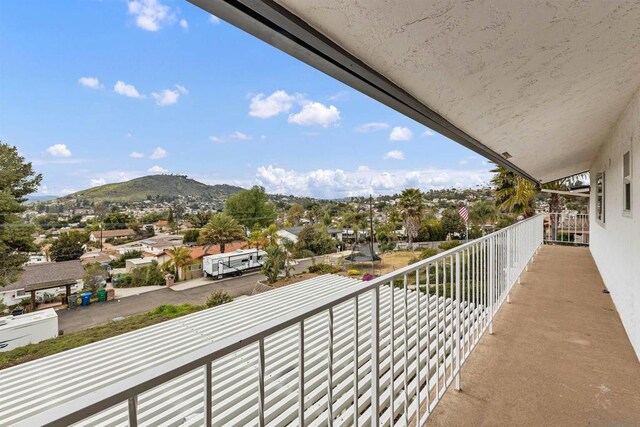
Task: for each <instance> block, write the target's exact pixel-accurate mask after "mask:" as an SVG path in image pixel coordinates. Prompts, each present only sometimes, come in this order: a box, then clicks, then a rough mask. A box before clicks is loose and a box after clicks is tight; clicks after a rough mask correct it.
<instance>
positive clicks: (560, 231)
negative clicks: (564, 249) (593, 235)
mask: <svg viewBox="0 0 640 427" xmlns="http://www.w3.org/2000/svg"><path fill="white" fill-rule="evenodd" d="M544 241H545V243H554V244H564V245H585V246H588V245H589V214H576V213H569V212H563V213H556V212H552V213H548V214H545V220H544Z"/></svg>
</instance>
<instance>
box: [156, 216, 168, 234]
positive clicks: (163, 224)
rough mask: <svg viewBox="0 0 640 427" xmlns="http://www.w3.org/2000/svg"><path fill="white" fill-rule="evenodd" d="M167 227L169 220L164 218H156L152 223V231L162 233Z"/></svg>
mask: <svg viewBox="0 0 640 427" xmlns="http://www.w3.org/2000/svg"><path fill="white" fill-rule="evenodd" d="M168 229H169V221H167V220H165V219H161V220H158V221H156V222H154V223H153V231H155V232H156V233H163V232H165V231H167V230H168Z"/></svg>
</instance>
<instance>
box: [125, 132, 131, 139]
mask: <svg viewBox="0 0 640 427" xmlns="http://www.w3.org/2000/svg"><path fill="white" fill-rule="evenodd" d="M125 136H126V137H127V138H133V134H132V133H131V132H127V133H126V135H125Z"/></svg>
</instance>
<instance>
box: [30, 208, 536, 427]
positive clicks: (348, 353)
mask: <svg viewBox="0 0 640 427" xmlns="http://www.w3.org/2000/svg"><path fill="white" fill-rule="evenodd" d="M543 220H544V217H543V216H542V215H538V216H535V217H533V218H530V219H528V220H525V221H522V222H519V223H517V224H514V225H511V226H509V227H507V228H504V229H502V230H499V231H497V232H495V233H492V234H490V235H487V236H485V237H482V238H480V239H477V240H474V241H472V242H469V243H466V244H464V245H461V246H459V247H457V248H453V249H451V250H449V251H446V252H443V253H440V254H438V255H436V256H434V257H431V258H428V259H425V260H422V261H420V262H418V263H415V264H412V265H410V266H408V267H405V268H402V269H400V270H397V271H394V272H392V273H389V274H386V275H384V276H382V277H379V278H376V279H374V280H372V281H370V282H363V283H362V284H361V285H357V286H350V287H347V288H345V289H344V290H341V291H340V292H336V293H335V294H333V295H331V296H330V297H327V298H324V299H322V300H320V301H315V302H312V303H310V304H308V305H306V306H304V307H301V308H297V309H295V310H292V311H290V312H288V313H286V314H283V315H279V316H276V317H275V318H272V319H270V320H267V321H265V322H263V323H261V324H258V325H255V326H254V327H251V328H248V329H245V330H241V331H238V332H236V333H235V334H233V335H231V336H229V337H227V338H223V339H220V340H218V341H215V342H212V343H211V344H208V345H206V346H205V347H201V348H198V349H195V350H194V351H193V352H191V353H188V354H183V355H181V356H178V357H176V358H175V359H173V360H171V361H168V362H164V363H162V364H159V365H156V366H150V367H149V368H148V369H147V370H145V371H143V372H140V373H137V374H134V375H131V376H130V377H128V378H126V379H123V380H118V381H116V382H114V383H112V384H110V385H108V386H105V387H103V388H101V389H99V390H97V391H95V392H91V393H87V394H85V395H83V396H81V397H79V398H74V399H72V400H69V401H67V402H64V403H61V404H60V405H59V406H57V407H54V408H52V409H49V410H46V411H43V412H41V413H39V414H38V415H36V416H33V417H31V418H28V419H25V420H22V421H20V422H19V423H18V425H25V426H33V425H69V424H72V423H76V422H86V423H87V424H91V423H92V421H91V420H90V419H89V418H90V417H92V416H94V415H96V414H99V413H100V412H101V411H104V410H108V409H109V408H113V407H115V406H116V405H121V404H122V403H123V402H126V403H127V406H128V422H129V425H131V426H137V425H138V422H139V420H140V413H139V411H140V409H139V406H138V397H139V396H140V395H142V396H145V393H152V392H153V389H154V388H155V387H156V386H160V385H164V384H166V383H167V382H169V381H172V380H176V379H178V377H181V376H183V375H185V374H190V373H193V372H200V373H201V374H200V375H201V377H200V378H201V379H200V380H197V381H195V382H194V383H193V384H194V387H201V388H203V390H202V392H201V395H199V396H200V397H199V398H198V401H197V402H195V404H197V405H199V406H200V407H201V408H202V409H201V413H202V417H201V418H200V419H199V420H197V421H196V422H192V424H198V425H206V426H212V425H230V424H236V425H237V422H238V421H237V420H238V416H237V415H235V416H236V418H234V420H236V421H234V422H231V421H230V420H231V418H230V417H232V416H234V415H233V414H236V413H237V412H234V413H231V412H232V411H231V408H230V406H229V405H230V404H229V403H228V399H226V400H225V398H224V397H225V396H227V395H228V393H229V390H228V389H229V388H234V387H236V388H237V387H238V386H239V384H240V383H242V384H243V385H242V392H243V397H242V399H243V400H242V402H244V403H243V404H244V405H245V406H244V408H245V409H244V410H245V412H244V413H245V414H246V412H247V408H248V412H249V416H250V418H247V419H243V422H242V424H243V425H258V426H264V425H327V424H328V425H334V424H335V425H342V426H348V425H356V426H358V425H363V426H364V425H370V426H378V425H395V424H398V425H408V424H409V423H410V422H411V421H415V425H418V426H421V425H424V424H425V422H426V420H427V418H428V416H429V414H430V413H431V412H432V411H433V410H434V408H435V407H436V405H437V403H438V402H439V401H440V399H441V398H442V396H443V394H444V392H445V391H446V390H447V389H448V388H449V387H450V385H451V384H455V388H457V389H459V388H460V368H461V366H462V365H463V364H464V363H465V361H466V360H467V358H468V356H469V354H470V353H471V351H472V350H473V349H474V348H475V345H476V344H477V343H478V341H479V339H480V337H481V336H482V335H483V333H484V332H485V330H486V329H489V332H490V333H492V331H493V319H494V315H495V313H496V312H497V310H498V309H499V307H500V306H501V304H502V303H503V302H504V301H507V302H508V301H509V291H510V289H511V288H512V287H513V285H514V284H515V283H517V282H518V280H519V277H520V274H521V273H522V272H523V271H524V270H525V269H526V267H527V265H528V263H529V261H530V260H531V259H532V257H533V256H534V254H535V253H536V252H537V250H538V248H539V247H540V245H541V244H542V242H543V224H544V223H543ZM287 337H288V338H291V339H290V340H287V339H285V338H287ZM248 355H253V356H252V357H249V356H248ZM225 356H229V357H225ZM254 356H255V357H254ZM247 360H250V361H251V362H250V363H252V364H255V365H254V366H255V367H256V369H255V371H250V372H255V376H254V377H253V378H246V377H244V378H237V379H235V380H234V381H235V382H234V381H230V379H229V378H226V377H224V374H223V373H222V371H224V369H223V370H222V371H221V369H220V366H218V369H217V370H216V365H220V364H223V363H225V364H229V366H231V365H230V364H232V363H235V364H239V363H247ZM224 366H226V365H224ZM185 377H186V376H185ZM185 377H183V378H185ZM162 405H170V403H168V402H166V401H162V400H160V401H157V402H156V403H155V404H154V405H152V406H153V409H154V410H157V409H158V406H162ZM243 416H245V415H243ZM143 424H150V425H153V423H152V422H148V421H145V422H143ZM187 424H189V423H187Z"/></svg>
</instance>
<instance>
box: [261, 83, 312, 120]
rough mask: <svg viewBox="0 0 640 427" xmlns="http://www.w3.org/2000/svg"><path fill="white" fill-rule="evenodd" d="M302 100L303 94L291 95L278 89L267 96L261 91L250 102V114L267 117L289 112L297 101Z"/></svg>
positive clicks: (262, 117)
mask: <svg viewBox="0 0 640 427" xmlns="http://www.w3.org/2000/svg"><path fill="white" fill-rule="evenodd" d="M300 100H302V95H300V94H295V95H289V94H288V93H287V92H285V91H284V90H277V91H275V92H273V93H272V94H271V95H269V96H267V97H265V95H264V93H259V94H257V95H256V96H254V97H253V98H251V102H250V103H249V115H250V116H252V117H259V118H261V119H267V118H269V117H273V116H277V115H278V114H281V113H288V112H289V110H291V107H293V104H294V103H295V102H296V101H300Z"/></svg>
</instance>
